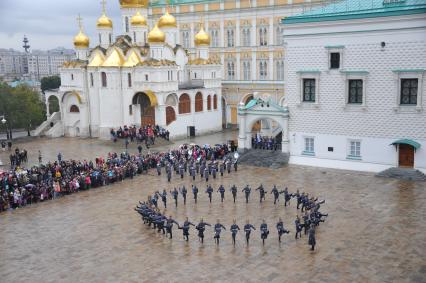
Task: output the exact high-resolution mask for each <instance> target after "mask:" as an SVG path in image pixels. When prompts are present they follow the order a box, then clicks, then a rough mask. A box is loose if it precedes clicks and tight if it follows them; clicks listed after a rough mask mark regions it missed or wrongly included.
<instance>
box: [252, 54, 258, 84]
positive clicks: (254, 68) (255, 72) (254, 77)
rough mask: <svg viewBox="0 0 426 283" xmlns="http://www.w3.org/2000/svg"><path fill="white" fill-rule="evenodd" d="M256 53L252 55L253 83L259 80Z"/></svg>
mask: <svg viewBox="0 0 426 283" xmlns="http://www.w3.org/2000/svg"><path fill="white" fill-rule="evenodd" d="M256 59H257V58H256V52H255V51H253V52H252V54H251V79H252V80H253V81H255V80H256V78H257V60H256Z"/></svg>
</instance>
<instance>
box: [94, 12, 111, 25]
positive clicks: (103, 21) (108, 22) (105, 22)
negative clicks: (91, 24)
mask: <svg viewBox="0 0 426 283" xmlns="http://www.w3.org/2000/svg"><path fill="white" fill-rule="evenodd" d="M96 27H98V28H112V21H111V19H110V18H108V17H107V16H106V15H105V13H103V14H102V16H101V17H100V18H99V19H98V21H97V22H96Z"/></svg>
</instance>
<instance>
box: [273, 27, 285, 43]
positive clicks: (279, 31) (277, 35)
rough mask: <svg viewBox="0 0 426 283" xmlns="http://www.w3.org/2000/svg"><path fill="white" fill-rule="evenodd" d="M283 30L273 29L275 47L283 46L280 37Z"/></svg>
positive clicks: (279, 28)
mask: <svg viewBox="0 0 426 283" xmlns="http://www.w3.org/2000/svg"><path fill="white" fill-rule="evenodd" d="M282 33H283V29H282V28H281V27H280V26H277V28H276V29H275V44H276V45H282V44H283V37H282Z"/></svg>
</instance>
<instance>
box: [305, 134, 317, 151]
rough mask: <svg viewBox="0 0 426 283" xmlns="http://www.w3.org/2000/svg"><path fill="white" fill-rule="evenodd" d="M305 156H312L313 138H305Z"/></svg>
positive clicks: (313, 149)
mask: <svg viewBox="0 0 426 283" xmlns="http://www.w3.org/2000/svg"><path fill="white" fill-rule="evenodd" d="M303 153H305V154H314V153H315V140H314V138H313V137H306V138H305V147H304V150H303Z"/></svg>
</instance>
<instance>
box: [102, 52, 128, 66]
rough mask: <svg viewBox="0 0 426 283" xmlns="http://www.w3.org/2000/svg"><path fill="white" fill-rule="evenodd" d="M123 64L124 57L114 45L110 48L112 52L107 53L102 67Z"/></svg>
mask: <svg viewBox="0 0 426 283" xmlns="http://www.w3.org/2000/svg"><path fill="white" fill-rule="evenodd" d="M123 64H124V57H123V55H122V54H121V52H120V51H118V49H117V48H116V47H113V48H112V52H111V53H110V54H109V55H108V57H107V59H106V60H105V62H104V63H103V64H102V67H121V66H122V65H123Z"/></svg>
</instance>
